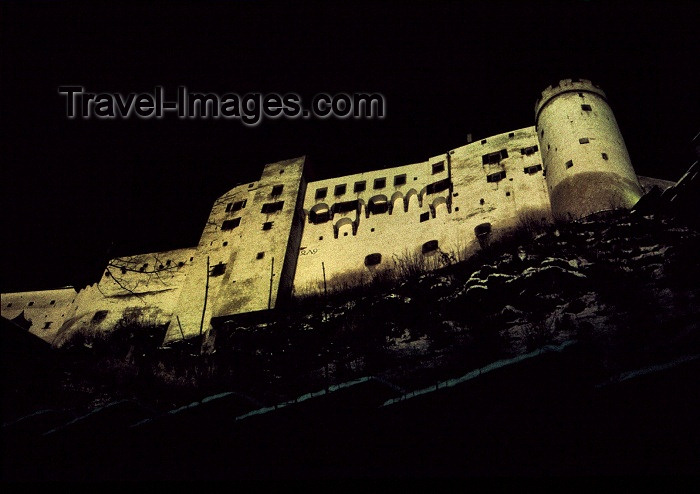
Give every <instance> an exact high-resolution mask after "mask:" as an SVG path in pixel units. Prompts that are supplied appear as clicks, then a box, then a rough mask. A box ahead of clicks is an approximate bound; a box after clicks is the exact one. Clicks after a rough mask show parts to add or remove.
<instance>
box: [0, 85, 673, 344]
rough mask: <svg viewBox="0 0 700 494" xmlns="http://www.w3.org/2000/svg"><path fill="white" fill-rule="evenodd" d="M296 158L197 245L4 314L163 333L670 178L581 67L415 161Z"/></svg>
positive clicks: (39, 329)
mask: <svg viewBox="0 0 700 494" xmlns="http://www.w3.org/2000/svg"><path fill="white" fill-rule="evenodd" d="M468 141H470V139H469V140H468ZM305 166H306V160H305V158H304V157H301V158H296V159H289V160H285V161H280V162H277V163H272V164H268V165H266V166H265V167H264V169H263V173H262V176H261V177H260V180H258V181H256V182H252V183H248V184H243V185H238V186H236V187H234V188H233V189H231V190H229V191H228V192H226V193H225V194H224V195H222V196H221V197H219V198H218V199H217V200H216V201H215V202H214V205H213V207H212V209H211V213H210V215H209V218H208V220H207V222H206V224H205V226H204V230H203V232H202V235H201V238H200V240H199V243H198V244H197V245H196V246H193V247H188V248H183V249H177V250H171V251H165V252H155V253H148V254H140V255H134V256H128V257H119V258H116V259H112V260H111V261H109V263H108V265H107V267H106V269H105V271H104V275H103V277H102V278H101V279H100V280H99V281H98V282H97V283H95V284H94V285H90V286H87V287H86V288H84V289H82V290H80V291H76V290H75V289H74V288H72V287H66V288H61V289H56V290H41V291H31V292H20V293H7V294H3V295H2V307H1V310H2V316H3V317H6V318H8V319H12V320H15V322H17V323H18V324H20V325H24V327H27V328H28V329H29V331H30V332H31V333H33V334H35V335H37V336H39V337H41V338H42V339H44V340H46V341H48V342H51V343H53V344H54V345H61V344H62V343H63V341H64V340H65V338H66V336H67V335H69V334H71V333H72V332H73V331H74V330H77V329H90V330H94V331H106V330H109V329H111V328H114V327H115V326H116V325H118V324H119V323H120V321H123V320H134V319H136V320H141V321H149V322H150V323H154V324H167V325H168V330H167V333H166V336H165V341H164V344H168V343H169V342H172V341H174V340H179V339H186V338H189V337H192V336H196V335H199V334H200V332H206V331H208V330H209V329H210V328H212V327H213V326H217V325H221V324H225V323H227V322H229V321H233V322H235V321H236V320H237V319H241V318H247V317H251V316H255V315H259V314H266V312H267V311H270V310H273V309H275V308H278V307H280V306H282V305H283V304H284V303H285V302H286V301H288V300H289V299H290V298H291V297H293V296H303V295H306V294H313V293H323V291H324V289H326V290H333V289H335V288H337V287H341V286H344V285H347V284H349V283H351V282H357V281H359V280H369V279H371V277H373V276H376V275H377V274H379V273H382V272H383V271H384V270H391V269H396V268H397V267H399V266H400V265H401V263H410V262H413V263H418V264H419V265H421V266H425V267H426V268H428V269H429V268H431V267H437V266H440V265H442V263H443V262H445V260H446V259H451V260H461V259H466V258H468V257H469V256H470V255H472V254H473V253H474V252H476V251H477V250H478V249H480V248H481V246H482V245H484V243H485V242H489V241H490V240H491V239H494V238H497V237H498V236H500V235H502V234H503V233H504V232H507V231H509V230H511V229H513V228H517V227H518V226H519V225H522V224H523V222H532V221H536V222H551V221H553V220H554V219H576V218H581V217H583V216H586V215H588V214H591V213H594V212H597V211H600V210H607V209H614V208H630V207H632V206H633V205H634V204H635V203H636V202H637V200H639V198H640V197H641V196H642V195H643V193H644V191H645V189H646V188H647V187H649V186H651V185H654V184H657V185H662V186H668V185H670V183H669V182H665V181H661V180H655V179H651V178H646V177H637V175H636V174H635V171H634V169H633V168H632V164H631V162H630V157H629V154H628V152H627V149H626V147H625V143H624V141H623V138H622V135H621V134H620V130H619V128H618V125H617V122H616V121H615V117H614V115H613V113H612V111H611V109H610V107H609V105H608V102H607V98H606V95H605V93H604V92H603V90H602V89H601V88H600V87H599V86H598V85H596V84H593V83H591V82H590V81H587V80H582V79H567V80H563V81H561V82H559V84H557V85H556V86H553V87H552V86H550V87H548V88H547V89H546V90H545V91H543V93H542V96H541V98H539V99H538V100H537V102H536V104H535V125H534V126H533V127H527V128H523V129H518V130H514V131H510V132H505V133H503V134H498V135H494V136H491V137H488V138H486V139H483V140H481V141H475V142H467V144H466V145H464V146H462V147H459V148H456V149H452V150H449V151H448V152H446V153H443V154H439V155H437V156H434V157H431V158H430V159H428V160H426V161H422V162H420V163H414V164H409V165H404V166H397V167H393V168H385V169H381V170H375V171H369V172H364V173H358V174H354V175H348V176H344V177H337V178H331V179H325V180H319V181H312V182H307V179H306V175H305ZM307 173H308V170H307Z"/></svg>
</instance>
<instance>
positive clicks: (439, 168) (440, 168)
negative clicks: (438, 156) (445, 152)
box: [433, 161, 445, 175]
mask: <svg viewBox="0 0 700 494" xmlns="http://www.w3.org/2000/svg"><path fill="white" fill-rule="evenodd" d="M444 171H445V162H444V161H440V162H438V163H433V175H435V174H436V173H441V172H444Z"/></svg>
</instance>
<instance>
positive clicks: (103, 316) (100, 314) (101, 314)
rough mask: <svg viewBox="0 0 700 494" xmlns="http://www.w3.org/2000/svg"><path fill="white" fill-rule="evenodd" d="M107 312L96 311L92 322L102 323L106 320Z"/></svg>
mask: <svg viewBox="0 0 700 494" xmlns="http://www.w3.org/2000/svg"><path fill="white" fill-rule="evenodd" d="M108 313H109V311H106V310H98V311H97V312H95V315H94V316H92V322H102V321H104V320H105V319H106V318H107V314H108Z"/></svg>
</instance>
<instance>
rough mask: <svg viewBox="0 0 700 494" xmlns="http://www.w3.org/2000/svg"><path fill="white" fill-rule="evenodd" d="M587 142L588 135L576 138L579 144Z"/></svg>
mask: <svg viewBox="0 0 700 494" xmlns="http://www.w3.org/2000/svg"><path fill="white" fill-rule="evenodd" d="M589 142H590V141H589V140H588V137H581V138H580V139H579V140H578V143H579V144H588V143H589Z"/></svg>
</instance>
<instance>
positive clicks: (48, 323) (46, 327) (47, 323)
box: [43, 321, 51, 329]
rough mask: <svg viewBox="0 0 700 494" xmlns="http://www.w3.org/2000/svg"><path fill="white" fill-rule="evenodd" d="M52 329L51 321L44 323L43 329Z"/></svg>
mask: <svg viewBox="0 0 700 494" xmlns="http://www.w3.org/2000/svg"><path fill="white" fill-rule="evenodd" d="M50 327H51V321H46V322H45V323H44V328H43V329H49V328H50Z"/></svg>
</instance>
